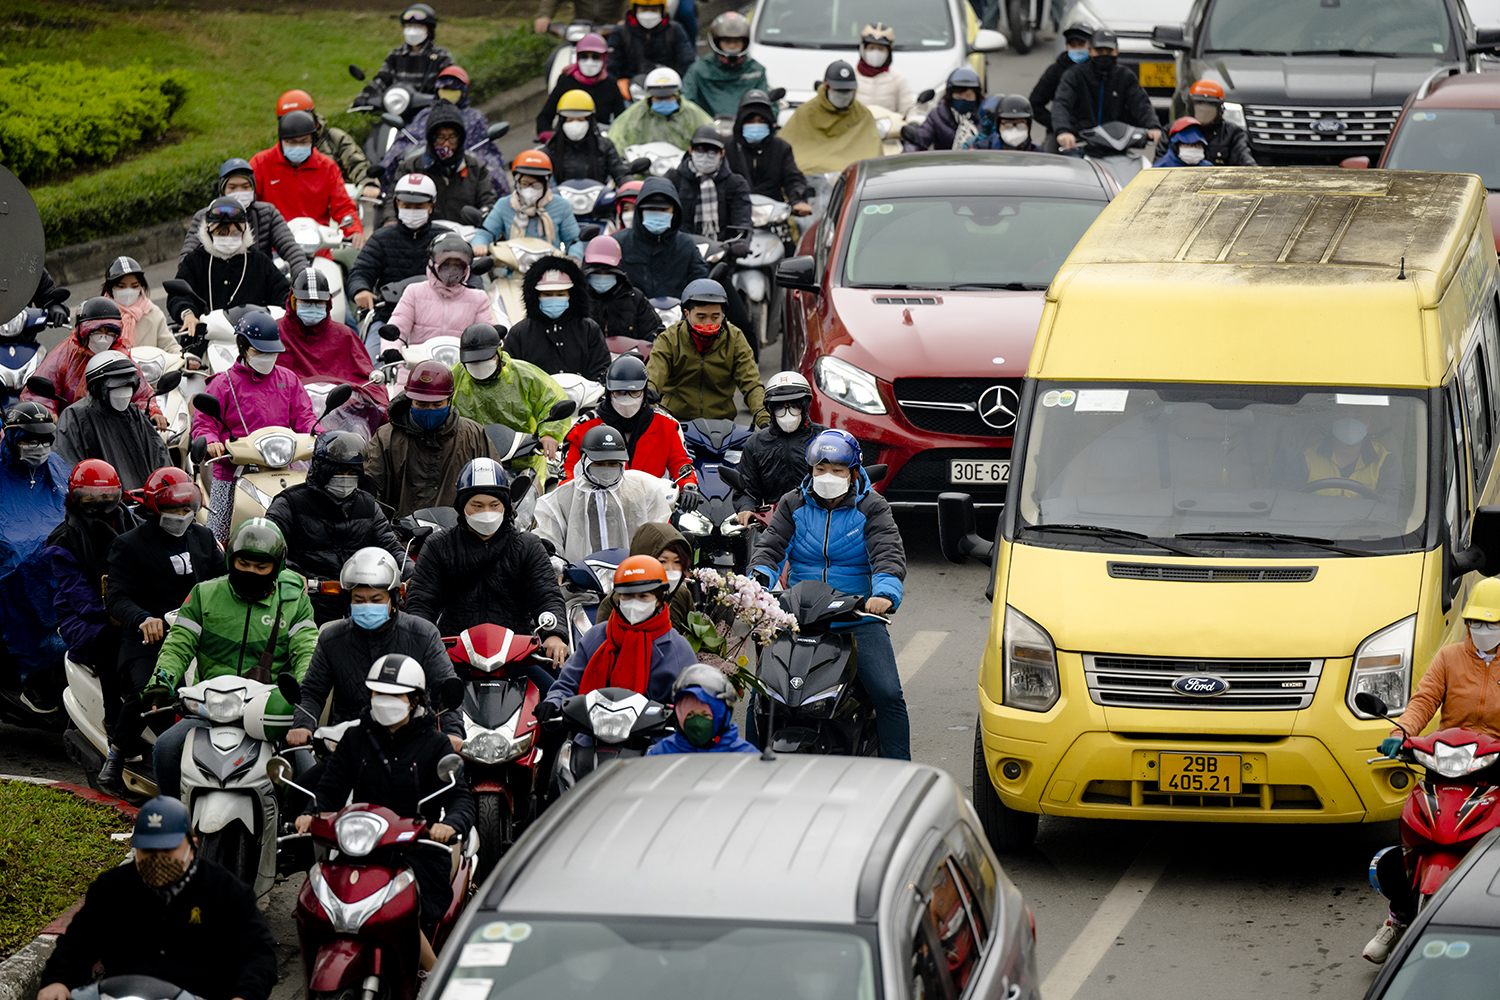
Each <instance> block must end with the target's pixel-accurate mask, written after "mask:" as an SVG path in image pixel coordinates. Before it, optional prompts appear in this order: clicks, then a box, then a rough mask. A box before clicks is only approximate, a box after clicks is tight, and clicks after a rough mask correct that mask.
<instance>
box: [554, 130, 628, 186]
mask: <svg viewBox="0 0 1500 1000" xmlns="http://www.w3.org/2000/svg"><path fill="white" fill-rule="evenodd" d="M596 122H597V119H595V117H594V116H593V115H590V116H589V118H588V123H589V134H588V135H586V136H584V137H583V140H582V141H581V142H574V141H573V140H572V139H569V138H568V137H567V136H566V135H564V134H563V130H562V129H558V130H557V131H556V132H554V133H552V138H550V139H548V140H547V144H546V145H545V146H543V147H542V152H544V153H546V154H547V156H548V157H549V158H551V160H552V178H553V180H555V181H556V182H557V183H559V184H561V183H562V182H563V181H571V180H576V179H578V178H580V177H586V178H588V179H589V180H594V181H601V182H603V183H605V184H608V183H609V182H610V181H614V184H615V187H619V186H620V185H621V184H624V183H625V182H626V181H628V180H630V171H628V170H626V169H625V167H626V163H625V161H624V160H622V159H620V154H619V152H618V151H617V150H616V149H615V144H614V143H612V142H610V141H609V137H608V136H605V135H601V134H600V133H599V129H598V125H597V124H596Z"/></svg>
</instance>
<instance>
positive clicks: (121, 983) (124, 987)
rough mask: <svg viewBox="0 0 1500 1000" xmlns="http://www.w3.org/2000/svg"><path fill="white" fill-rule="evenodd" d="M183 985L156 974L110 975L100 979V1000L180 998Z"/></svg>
mask: <svg viewBox="0 0 1500 1000" xmlns="http://www.w3.org/2000/svg"><path fill="white" fill-rule="evenodd" d="M189 995H190V994H185V993H184V992H183V990H182V988H181V987H179V986H174V985H173V984H171V983H169V982H167V981H166V980H165V979H157V978H156V977H155V976H110V977H109V978H107V979H101V980H99V1000H179V998H181V997H183V996H189Z"/></svg>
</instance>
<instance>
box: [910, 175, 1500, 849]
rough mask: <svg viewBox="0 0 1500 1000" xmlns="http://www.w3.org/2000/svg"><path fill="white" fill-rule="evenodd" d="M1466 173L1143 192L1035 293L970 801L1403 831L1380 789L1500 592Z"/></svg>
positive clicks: (1486, 356)
mask: <svg viewBox="0 0 1500 1000" xmlns="http://www.w3.org/2000/svg"><path fill="white" fill-rule="evenodd" d="M1494 248H1495V243H1494V239H1493V235H1492V233H1491V229H1490V219H1489V216H1488V214H1487V213H1486V211H1485V190H1484V187H1483V185H1482V182H1481V181H1480V180H1479V178H1477V177H1474V176H1470V175H1467V174H1436V173H1417V172H1402V171H1367V172H1366V171H1361V172H1358V173H1355V172H1353V171H1340V170H1336V169H1316V168H1308V169H1300V168H1285V167H1283V168H1278V169H1274V170H1267V169H1258V168H1216V169H1211V170H1210V169H1195V168H1188V169H1177V170H1148V171H1145V172H1144V173H1142V174H1141V175H1140V176H1139V177H1137V178H1136V179H1135V180H1134V181H1133V182H1132V183H1131V184H1130V185H1129V186H1128V187H1127V188H1126V189H1125V191H1124V193H1123V194H1122V195H1121V196H1120V197H1119V198H1117V199H1116V200H1115V201H1114V202H1113V203H1112V204H1111V205H1110V206H1109V207H1108V208H1107V209H1105V211H1104V212H1103V214H1101V215H1100V216H1099V218H1098V220H1097V221H1096V222H1095V223H1094V224H1093V226H1092V227H1091V228H1090V229H1089V231H1088V232H1087V233H1086V234H1085V235H1084V237H1083V239H1082V240H1081V241H1080V242H1079V244H1078V246H1077V247H1076V248H1075V249H1074V251H1073V253H1072V255H1071V256H1070V257H1069V258H1068V261H1067V263H1065V264H1064V265H1063V267H1062V270H1061V271H1059V272H1058V274H1057V277H1056V279H1055V280H1054V281H1053V282H1052V286H1051V288H1050V289H1049V290H1048V293H1047V303H1046V307H1045V309H1044V311H1043V313H1042V319H1041V325H1040V328H1039V330H1038V333H1037V338H1036V344H1035V347H1034V349H1033V351H1032V354H1031V362H1030V365H1029V367H1028V369H1027V382H1026V388H1025V392H1024V394H1023V398H1022V400H1021V410H1020V412H1021V415H1020V421H1019V424H1018V427H1017V432H1016V437H1015V441H1016V445H1015V451H1014V454H1013V456H1012V459H1013V465H1012V470H1013V471H1012V475H1011V481H1010V486H1009V492H1008V493H1007V500H1006V505H1005V510H1004V513H1003V515H1002V516H1001V520H1000V524H999V528H998V530H997V532H996V538H995V542H994V543H993V545H992V544H991V543H989V542H986V541H984V540H982V539H980V538H979V537H978V536H977V535H975V534H974V529H973V524H974V517H973V510H972V505H970V504H969V503H968V498H967V497H965V496H963V495H962V494H946V495H944V496H943V497H942V498H941V499H940V502H939V513H940V527H941V535H942V540H943V548H944V552H945V554H946V555H948V556H949V558H951V559H962V558H964V557H965V556H968V555H975V556H985V555H988V556H990V558H991V560H992V572H993V577H992V584H991V590H992V596H993V600H994V613H993V616H992V619H991V623H990V632H989V640H988V644H987V647H986V649H985V654H984V660H983V665H982V667H981V668H980V674H979V720H980V725H979V727H978V732H977V734H976V740H975V761H974V763H975V770H974V774H975V788H974V802H975V806H976V807H977V809H978V811H979V814H980V816H981V818H982V819H983V820H984V822H985V826H986V829H987V831H988V832H989V833H990V835H991V839H992V841H993V842H994V844H995V846H996V847H997V848H1002V849H1004V848H1015V847H1018V846H1021V845H1024V844H1026V843H1029V842H1030V841H1031V839H1032V838H1033V837H1034V836H1035V833H1036V823H1037V816H1038V814H1041V813H1045V814H1048V815H1058V816H1094V817H1119V818H1122V819H1150V820H1200V821H1214V822H1258V823H1278V822H1279V823H1310V822H1313V823H1348V822H1374V821H1379V820H1388V819H1392V818H1394V817H1395V816H1397V815H1398V814H1399V812H1400V810H1401V805H1402V803H1403V801H1404V799H1405V798H1406V795H1407V792H1408V791H1409V788H1410V784H1411V776H1410V774H1409V772H1408V771H1407V770H1406V769H1405V768H1402V767H1399V766H1397V765H1395V763H1394V762H1391V763H1390V764H1380V763H1375V764H1369V763H1367V759H1368V758H1370V757H1372V756H1374V755H1376V754H1377V753H1378V749H1377V748H1378V746H1379V744H1380V741H1381V739H1382V738H1383V737H1384V736H1385V735H1386V734H1387V733H1388V732H1389V731H1390V728H1391V724H1390V722H1388V721H1385V720H1382V719H1379V718H1372V717H1371V716H1368V715H1365V714H1363V713H1361V712H1360V711H1358V710H1356V708H1355V706H1354V696H1355V694H1356V693H1358V692H1361V691H1370V692H1372V693H1373V694H1375V695H1377V696H1379V697H1380V698H1382V699H1383V700H1384V701H1385V702H1386V703H1387V705H1388V706H1389V707H1390V709H1391V710H1392V711H1399V710H1400V709H1401V708H1402V707H1403V706H1404V705H1405V704H1406V702H1407V699H1408V698H1409V696H1410V693H1411V691H1412V689H1413V686H1414V684H1415V682H1416V680H1418V679H1419V678H1420V676H1421V673H1422V671H1423V670H1424V669H1425V668H1426V665H1427V664H1428V663H1429V662H1430V661H1431V659H1432V657H1433V655H1434V654H1435V653H1436V651H1437V650H1438V648H1439V647H1440V646H1442V645H1443V644H1445V643H1449V642H1455V641H1458V640H1460V639H1461V638H1462V621H1461V618H1460V612H1461V610H1462V606H1463V601H1464V599H1465V597H1466V596H1467V593H1468V591H1469V590H1470V589H1471V587H1472V586H1473V583H1474V581H1475V580H1477V579H1478V573H1477V572H1476V570H1478V569H1480V568H1484V567H1486V559H1485V555H1484V553H1485V552H1490V553H1491V555H1490V557H1489V560H1488V564H1487V566H1488V570H1489V572H1490V573H1492V574H1493V573H1496V572H1500V524H1497V522H1500V507H1496V508H1484V507H1482V506H1481V504H1483V503H1485V502H1490V501H1492V500H1493V497H1494V494H1495V493H1496V490H1497V487H1496V478H1497V477H1496V474H1495V467H1496V460H1495V455H1496V450H1497V445H1500V391H1497V388H1496V387H1497V385H1500V323H1497V318H1496V258H1495V249H1494Z"/></svg>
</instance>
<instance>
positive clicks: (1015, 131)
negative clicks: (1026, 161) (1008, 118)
mask: <svg viewBox="0 0 1500 1000" xmlns="http://www.w3.org/2000/svg"><path fill="white" fill-rule="evenodd" d="M1030 136H1031V130H1030V129H1026V128H1020V127H1017V128H1003V129H1001V130H1000V141H1001V142H1003V143H1005V144H1006V145H1007V146H1024V145H1026V140H1027V139H1028V138H1030Z"/></svg>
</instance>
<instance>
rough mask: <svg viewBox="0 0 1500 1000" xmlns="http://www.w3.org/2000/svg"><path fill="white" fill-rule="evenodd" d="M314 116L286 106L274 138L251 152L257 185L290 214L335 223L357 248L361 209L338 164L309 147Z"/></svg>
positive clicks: (314, 128)
mask: <svg viewBox="0 0 1500 1000" xmlns="http://www.w3.org/2000/svg"><path fill="white" fill-rule="evenodd" d="M317 134H318V120H317V119H316V118H314V117H313V116H312V113H311V112H309V111H288V112H287V113H286V114H284V115H282V116H281V118H280V119H279V120H278V121H277V122H276V135H277V137H278V140H279V141H278V142H277V143H276V145H274V146H272V147H270V148H269V149H263V150H261V151H260V152H259V153H256V154H255V155H254V156H252V157H250V166H251V168H252V169H253V170H254V171H255V189H256V190H257V191H259V192H261V193H262V194H264V195H265V198H266V201H269V202H270V203H271V204H273V205H275V206H276V208H277V210H278V211H280V212H281V214H282V215H283V216H284V217H286V218H288V219H297V218H302V217H304V216H306V217H307V218H311V219H314V220H316V221H317V223H318V225H320V226H327V225H336V226H338V227H339V228H340V229H342V230H343V231H344V235H345V236H346V237H347V238H348V240H349V242H350V243H352V244H353V245H354V248H355V249H356V250H357V249H359V248H360V247H362V246H364V245H365V230H364V226H362V225H360V222H359V209H358V208H356V207H355V205H354V202H352V201H350V200H349V192H348V190H346V189H345V187H344V175H343V174H342V173H340V172H339V165H338V164H337V163H335V162H333V160H331V159H329V158H328V157H327V156H324V155H323V154H322V153H320V152H318V151H317V150H316V149H314V148H313V140H314V139H315V138H316V137H317Z"/></svg>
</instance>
